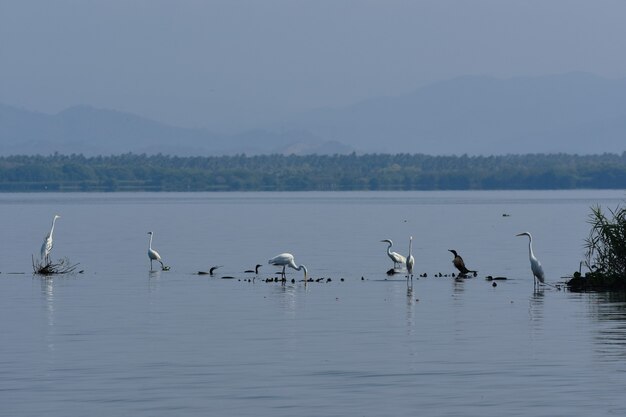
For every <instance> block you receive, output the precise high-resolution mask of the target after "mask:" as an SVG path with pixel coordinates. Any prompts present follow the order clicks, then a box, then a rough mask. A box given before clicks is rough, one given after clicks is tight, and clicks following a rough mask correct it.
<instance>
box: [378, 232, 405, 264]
mask: <svg viewBox="0 0 626 417" xmlns="http://www.w3.org/2000/svg"><path fill="white" fill-rule="evenodd" d="M381 242H386V243H388V244H389V246H387V256H389V258H391V260H392V261H393V267H394V268H395V267H396V266H398V264H401V265H405V264H406V258H405V257H404V256H402V255H400V254H399V253H398V252H392V251H391V247H392V246H393V241H392V240H391V239H383V240H381Z"/></svg>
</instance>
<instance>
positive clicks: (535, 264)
mask: <svg viewBox="0 0 626 417" xmlns="http://www.w3.org/2000/svg"><path fill="white" fill-rule="evenodd" d="M516 236H528V258H529V259H530V269H531V270H532V271H533V285H534V286H537V281H539V282H540V283H541V284H545V282H546V277H545V275H544V273H543V267H542V266H541V262H539V259H537V258H536V257H535V254H534V253H533V237H532V235H531V234H530V233H528V232H523V233H520V234H518V235H516Z"/></svg>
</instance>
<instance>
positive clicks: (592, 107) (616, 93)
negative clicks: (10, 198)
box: [0, 73, 626, 156]
mask: <svg viewBox="0 0 626 417" xmlns="http://www.w3.org/2000/svg"><path fill="white" fill-rule="evenodd" d="M625 138H626V80H624V79H619V80H610V79H605V78H601V77H598V76H594V75H591V74H585V73H568V74H561V75H553V76H544V77H525V78H510V79H497V78H493V77H483V76H466V77H459V78H455V79H452V80H448V81H442V82H438V83H435V84H432V85H429V86H426V87H423V88H420V89H418V90H416V91H414V92H412V93H410V94H406V95H402V96H397V97H382V98H372V99H370V100H367V101H363V102H361V103H357V104H355V105H352V106H348V107H344V108H333V109H331V108H328V109H320V110H316V111H310V112H305V113H303V114H300V115H297V116H294V117H292V118H290V119H287V120H281V121H277V122H276V124H274V125H267V126H263V127H260V128H259V129H258V130H255V131H248V132H243V133H240V134H237V135H225V134H219V133H213V132H210V131H208V130H205V129H189V128H181V127H173V126H168V125H165V124H162V123H159V122H156V121H153V120H149V119H146V118H143V117H139V116H136V115H133V114H129V113H123V112H118V111H112V110H101V109H95V108H92V107H88V106H77V107H72V108H69V109H67V110H65V111H62V112H60V113H58V114H55V115H48V114H43V113H36V112H31V111H27V110H21V109H17V108H14V107H10V106H7V105H0V140H1V142H2V147H1V148H0V154H2V155H8V154H33V153H39V154H50V153H52V152H55V151H58V152H59V153H84V154H85V155H95V154H116V153H125V152H135V153H144V152H145V153H148V154H154V153H159V152H160V153H164V154H177V155H181V156H188V155H228V154H235V153H246V154H248V155H255V154H267V153H282V154H289V153H296V154H307V153H309V154H310V153H318V154H334V153H349V152H352V151H356V152H359V153H365V152H381V153H382V152H384V153H424V154H432V155H451V154H456V155H460V154H465V153H467V154H470V155H498V154H507V153H523V154H527V153H555V152H565V153H579V154H597V153H604V152H614V153H621V152H624V151H625V150H626V145H625V144H626V140H625Z"/></svg>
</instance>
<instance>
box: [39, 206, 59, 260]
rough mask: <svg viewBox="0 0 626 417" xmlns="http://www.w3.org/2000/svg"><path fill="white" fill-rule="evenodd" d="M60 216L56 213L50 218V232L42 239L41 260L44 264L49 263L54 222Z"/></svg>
mask: <svg viewBox="0 0 626 417" xmlns="http://www.w3.org/2000/svg"><path fill="white" fill-rule="evenodd" d="M59 217H61V216H59V215H58V214H55V215H54V218H53V219H52V227H51V228H50V232H48V234H47V235H46V237H45V238H44V239H43V244H42V245H41V260H42V261H44V262H45V263H46V264H48V263H50V260H49V258H50V252H52V233H54V223H56V221H57V219H58V218H59Z"/></svg>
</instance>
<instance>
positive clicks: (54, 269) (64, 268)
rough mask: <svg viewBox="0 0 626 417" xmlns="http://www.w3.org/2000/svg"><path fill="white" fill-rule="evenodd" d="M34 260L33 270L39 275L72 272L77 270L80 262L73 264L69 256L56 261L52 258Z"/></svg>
mask: <svg viewBox="0 0 626 417" xmlns="http://www.w3.org/2000/svg"><path fill="white" fill-rule="evenodd" d="M32 261H33V271H34V272H35V274H39V275H57V274H71V273H73V272H74V271H76V268H77V267H78V265H79V264H72V263H71V262H70V260H69V258H63V259H59V260H58V261H57V262H56V263H55V262H52V261H50V260H48V261H43V260H41V261H40V260H37V261H36V260H35V258H34V257H33V258H32Z"/></svg>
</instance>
